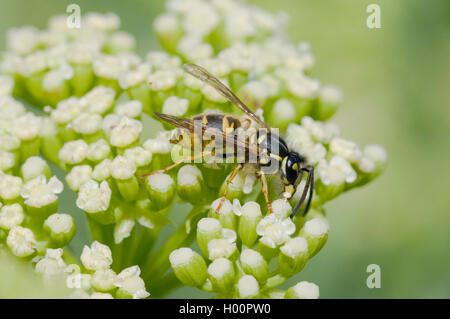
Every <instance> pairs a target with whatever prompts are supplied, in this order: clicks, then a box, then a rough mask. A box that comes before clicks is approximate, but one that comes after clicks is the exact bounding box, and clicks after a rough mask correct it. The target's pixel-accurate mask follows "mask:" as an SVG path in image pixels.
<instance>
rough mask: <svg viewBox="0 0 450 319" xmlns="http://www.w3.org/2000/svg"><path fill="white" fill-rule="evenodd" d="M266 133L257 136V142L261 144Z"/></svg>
mask: <svg viewBox="0 0 450 319" xmlns="http://www.w3.org/2000/svg"><path fill="white" fill-rule="evenodd" d="M266 137H267V136H266V135H262V136H260V137H259V138H258V144H261V143H262V142H264V140H265V139H266Z"/></svg>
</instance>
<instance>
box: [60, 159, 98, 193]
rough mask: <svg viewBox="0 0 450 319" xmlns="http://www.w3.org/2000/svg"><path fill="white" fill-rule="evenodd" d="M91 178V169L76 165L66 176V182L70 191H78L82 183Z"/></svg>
mask: <svg viewBox="0 0 450 319" xmlns="http://www.w3.org/2000/svg"><path fill="white" fill-rule="evenodd" d="M91 176H92V167H90V166H89V165H77V166H74V167H73V168H72V169H71V170H70V173H69V174H67V175H66V182H67V184H68V185H69V187H70V189H71V190H73V191H78V189H79V188H80V187H81V186H82V185H83V184H84V183H86V182H87V181H88V180H90V179H91Z"/></svg>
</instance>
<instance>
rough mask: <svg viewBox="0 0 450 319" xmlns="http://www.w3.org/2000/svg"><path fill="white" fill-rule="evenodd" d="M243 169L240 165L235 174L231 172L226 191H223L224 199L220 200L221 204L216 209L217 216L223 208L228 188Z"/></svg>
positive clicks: (234, 171)
mask: <svg viewBox="0 0 450 319" xmlns="http://www.w3.org/2000/svg"><path fill="white" fill-rule="evenodd" d="M241 169H242V164H238V165H237V166H236V167H235V168H234V169H233V172H231V174H230V176H228V178H227V180H226V182H225V190H224V191H223V195H222V198H221V199H220V203H219V205H218V206H217V208H216V214H218V213H219V211H220V209H221V208H222V205H223V203H224V202H225V198H226V196H227V194H228V188H229V186H230V184H231V182H232V181H233V179H234V178H235V177H236V175H237V174H238V173H239V171H240V170H241Z"/></svg>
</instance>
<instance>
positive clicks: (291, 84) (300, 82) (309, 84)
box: [284, 73, 320, 99]
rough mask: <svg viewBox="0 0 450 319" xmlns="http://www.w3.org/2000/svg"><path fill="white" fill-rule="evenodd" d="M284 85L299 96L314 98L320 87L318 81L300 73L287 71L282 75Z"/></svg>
mask: <svg viewBox="0 0 450 319" xmlns="http://www.w3.org/2000/svg"><path fill="white" fill-rule="evenodd" d="M284 80H285V83H286V86H287V88H288V90H289V92H290V93H292V94H293V95H294V96H296V97H299V98H307V99H310V98H314V97H315V96H316V95H317V94H318V92H319V89H320V83H319V81H318V80H316V79H311V78H309V77H307V76H305V75H303V74H301V73H289V74H288V75H287V76H286V77H284Z"/></svg>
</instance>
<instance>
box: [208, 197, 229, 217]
mask: <svg viewBox="0 0 450 319" xmlns="http://www.w3.org/2000/svg"><path fill="white" fill-rule="evenodd" d="M221 201H222V198H218V199H216V200H215V201H213V202H212V203H211V208H212V209H213V210H214V211H216V209H217V207H219V204H220V202H221ZM233 208H234V207H233V204H231V202H230V201H229V200H228V199H225V200H224V201H223V204H222V207H220V211H219V212H218V213H219V214H224V215H227V214H229V213H230V212H232V211H233Z"/></svg>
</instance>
